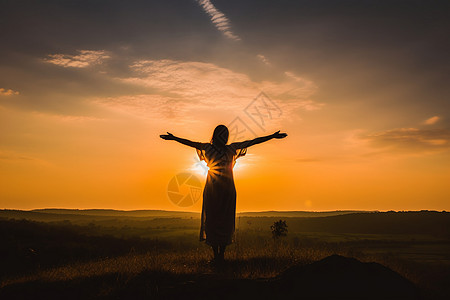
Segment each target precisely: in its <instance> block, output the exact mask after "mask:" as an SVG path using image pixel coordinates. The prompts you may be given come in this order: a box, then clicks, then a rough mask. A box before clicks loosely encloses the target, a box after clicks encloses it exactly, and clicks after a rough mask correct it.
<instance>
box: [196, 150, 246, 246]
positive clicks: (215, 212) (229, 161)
mask: <svg viewBox="0 0 450 300" xmlns="http://www.w3.org/2000/svg"><path fill="white" fill-rule="evenodd" d="M246 152H247V149H246V148H241V149H240V148H237V143H234V144H230V145H224V146H216V145H213V144H212V143H202V144H201V147H200V149H197V154H198V156H199V158H200V160H205V162H206V164H207V166H208V167H209V170H208V175H207V178H206V183H205V188H204V190H203V206H202V215H201V226H200V241H206V243H207V244H208V245H211V246H225V245H229V244H231V243H232V240H233V236H234V230H235V216H236V188H235V185H234V179H233V167H234V164H235V163H236V159H237V158H238V157H240V156H244V155H245V154H246Z"/></svg>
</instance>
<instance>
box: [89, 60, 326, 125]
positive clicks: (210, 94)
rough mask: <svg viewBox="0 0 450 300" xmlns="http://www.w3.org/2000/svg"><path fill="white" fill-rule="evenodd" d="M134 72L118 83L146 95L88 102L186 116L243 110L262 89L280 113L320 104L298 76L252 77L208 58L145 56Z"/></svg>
mask: <svg viewBox="0 0 450 300" xmlns="http://www.w3.org/2000/svg"><path fill="white" fill-rule="evenodd" d="M131 71H132V73H133V76H132V77H128V78H122V79H120V80H121V81H122V82H126V83H131V84H135V85H139V86H140V87H145V88H148V93H147V94H139V95H127V96H120V97H107V98H96V99H93V100H92V101H93V102H95V103H97V104H101V105H108V106H109V107H116V108H118V109H125V110H126V111H135V112H136V113H137V114H139V115H147V116H148V117H151V116H159V117H163V118H173V117H180V114H185V115H189V113H192V112H194V111H200V110H203V111H208V110H214V109H216V110H217V109H220V110H223V111H224V112H225V111H227V112H231V113H233V114H235V113H237V112H241V111H242V110H243V109H244V108H245V107H246V106H247V105H248V103H249V102H250V101H252V100H253V99H254V98H255V97H256V96H257V95H258V94H259V93H260V92H261V91H264V92H265V93H267V94H268V95H270V97H271V98H272V99H273V100H275V101H277V103H278V105H279V106H280V108H281V109H282V110H283V115H285V116H287V115H289V114H290V113H292V112H294V111H296V110H298V109H300V110H314V109H320V107H321V104H319V103H316V102H314V101H313V100H311V99H310V96H311V95H313V94H314V93H315V91H316V89H317V87H316V86H315V85H314V83H312V82H311V81H308V80H305V79H301V78H300V77H297V78H296V80H293V79H292V78H286V80H284V81H282V82H275V81H263V82H256V81H253V80H252V79H251V78H250V77H248V76H247V75H245V74H242V73H237V72H234V71H232V70H230V69H227V68H222V67H219V66H217V65H215V64H211V63H203V62H182V61H174V60H143V61H138V62H136V63H135V64H133V65H132V66H131Z"/></svg>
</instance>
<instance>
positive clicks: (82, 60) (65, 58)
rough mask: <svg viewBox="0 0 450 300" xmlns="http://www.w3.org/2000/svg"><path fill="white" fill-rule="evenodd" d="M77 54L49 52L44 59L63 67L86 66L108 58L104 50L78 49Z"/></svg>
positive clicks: (99, 62)
mask: <svg viewBox="0 0 450 300" xmlns="http://www.w3.org/2000/svg"><path fill="white" fill-rule="evenodd" d="M78 52H79V54H78V55H70V54H50V55H49V56H48V58H45V59H44V61H45V62H47V63H51V64H55V65H58V66H62V67H64V68H68V67H72V68H86V67H89V66H92V65H96V64H101V63H102V62H103V60H105V59H107V58H110V56H109V55H107V54H106V51H104V50H78Z"/></svg>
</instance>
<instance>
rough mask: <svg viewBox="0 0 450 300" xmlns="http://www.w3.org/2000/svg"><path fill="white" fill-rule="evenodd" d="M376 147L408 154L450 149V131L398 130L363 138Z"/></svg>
mask: <svg viewBox="0 0 450 300" xmlns="http://www.w3.org/2000/svg"><path fill="white" fill-rule="evenodd" d="M362 139H365V140H367V141H369V142H370V144H371V145H373V146H376V147H387V148H389V149H391V150H401V151H407V152H418V151H430V150H443V149H450V130H448V129H418V128H396V129H390V130H386V131H382V132H377V133H373V134H368V135H365V136H362Z"/></svg>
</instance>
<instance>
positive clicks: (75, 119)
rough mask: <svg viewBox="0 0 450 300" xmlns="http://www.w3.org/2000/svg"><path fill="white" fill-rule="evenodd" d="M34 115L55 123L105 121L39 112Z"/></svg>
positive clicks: (96, 118)
mask: <svg viewBox="0 0 450 300" xmlns="http://www.w3.org/2000/svg"><path fill="white" fill-rule="evenodd" d="M32 114H33V115H34V116H36V117H42V118H46V119H52V120H55V121H61V122H68V123H72V122H87V121H103V120H105V119H103V118H98V117H92V116H77V115H63V114H52V113H43V112H38V111H34V112H32Z"/></svg>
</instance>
